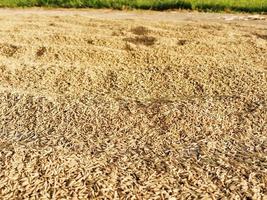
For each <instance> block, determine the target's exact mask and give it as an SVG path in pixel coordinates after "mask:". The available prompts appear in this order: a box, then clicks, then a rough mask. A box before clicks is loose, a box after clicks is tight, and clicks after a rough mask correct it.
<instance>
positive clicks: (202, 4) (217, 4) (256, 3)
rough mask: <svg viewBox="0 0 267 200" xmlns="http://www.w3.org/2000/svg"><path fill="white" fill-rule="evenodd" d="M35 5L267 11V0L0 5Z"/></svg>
mask: <svg viewBox="0 0 267 200" xmlns="http://www.w3.org/2000/svg"><path fill="white" fill-rule="evenodd" d="M33 6H45V7H64V8H114V9H151V10H166V9H192V10H202V11H217V12H218V11H240V12H267V0H0V7H33Z"/></svg>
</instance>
